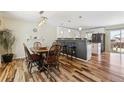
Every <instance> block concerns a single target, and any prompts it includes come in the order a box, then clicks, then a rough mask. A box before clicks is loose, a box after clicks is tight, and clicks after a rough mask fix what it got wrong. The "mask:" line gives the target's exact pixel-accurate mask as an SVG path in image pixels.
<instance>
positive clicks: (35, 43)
mask: <svg viewBox="0 0 124 93" xmlns="http://www.w3.org/2000/svg"><path fill="white" fill-rule="evenodd" d="M33 47H34V48H35V49H39V48H40V47H42V44H41V42H34V44H33Z"/></svg>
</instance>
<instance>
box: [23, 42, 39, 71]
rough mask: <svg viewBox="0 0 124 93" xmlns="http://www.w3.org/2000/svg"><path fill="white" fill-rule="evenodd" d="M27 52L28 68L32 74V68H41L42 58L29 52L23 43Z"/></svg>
mask: <svg viewBox="0 0 124 93" xmlns="http://www.w3.org/2000/svg"><path fill="white" fill-rule="evenodd" d="M23 46H24V50H25V58H26V62H27V68H28V71H29V73H31V70H32V67H39V63H40V61H41V57H40V56H39V55H37V54H31V53H30V51H29V50H28V48H27V46H26V45H25V44H24V43H23Z"/></svg>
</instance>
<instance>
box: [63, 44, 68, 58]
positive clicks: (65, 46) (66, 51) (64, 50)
mask: <svg viewBox="0 0 124 93" xmlns="http://www.w3.org/2000/svg"><path fill="white" fill-rule="evenodd" d="M62 53H63V55H64V54H66V56H67V57H68V47H67V45H63V46H62Z"/></svg>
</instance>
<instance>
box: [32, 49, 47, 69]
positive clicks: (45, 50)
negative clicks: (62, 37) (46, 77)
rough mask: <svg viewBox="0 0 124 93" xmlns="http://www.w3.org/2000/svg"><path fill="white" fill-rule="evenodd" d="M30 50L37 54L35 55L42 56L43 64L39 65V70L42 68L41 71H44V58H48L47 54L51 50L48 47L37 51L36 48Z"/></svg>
mask: <svg viewBox="0 0 124 93" xmlns="http://www.w3.org/2000/svg"><path fill="white" fill-rule="evenodd" d="M30 50H31V51H32V52H33V53H35V54H38V55H40V56H41V62H40V63H39V68H40V71H42V69H43V62H44V57H46V56H47V53H48V51H49V49H48V48H47V47H40V48H38V49H35V48H30Z"/></svg>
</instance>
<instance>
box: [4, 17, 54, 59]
mask: <svg viewBox="0 0 124 93" xmlns="http://www.w3.org/2000/svg"><path fill="white" fill-rule="evenodd" d="M4 23H5V26H4V27H5V28H8V29H10V30H12V33H13V34H14V35H15V38H16V41H15V43H14V46H13V52H14V53H15V57H16V58H21V57H24V49H23V43H26V44H27V46H28V47H29V48H30V47H32V46H33V42H34V41H36V40H34V39H33V37H35V36H38V37H39V40H40V41H44V42H45V45H47V46H50V45H51V43H52V42H53V41H54V40H55V39H56V27H54V26H52V25H50V24H49V23H48V24H45V25H43V26H42V27H40V28H39V31H38V32H35V33H34V32H33V28H35V27H36V25H37V24H36V23H33V22H28V21H24V20H17V19H16V20H15V19H9V18H4ZM29 37H32V39H31V40H30V41H28V42H27V38H29Z"/></svg>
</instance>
